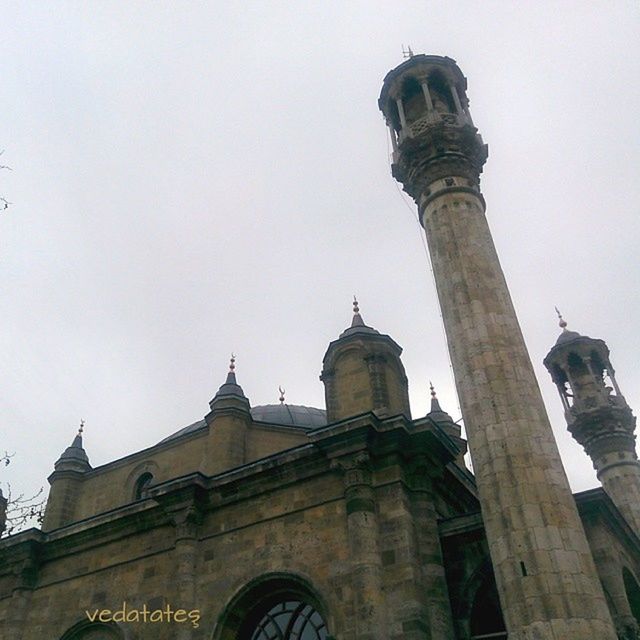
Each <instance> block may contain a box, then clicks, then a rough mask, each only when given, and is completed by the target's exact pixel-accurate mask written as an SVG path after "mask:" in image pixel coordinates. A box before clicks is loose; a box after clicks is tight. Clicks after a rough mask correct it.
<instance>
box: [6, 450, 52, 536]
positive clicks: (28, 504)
mask: <svg viewBox="0 0 640 640" xmlns="http://www.w3.org/2000/svg"><path fill="white" fill-rule="evenodd" d="M14 455H15V454H13V453H9V452H8V451H5V452H4V453H3V454H0V464H2V463H4V466H5V467H6V466H7V465H8V464H10V462H11V458H13V456H14ZM4 485H5V487H6V492H7V495H3V492H2V489H1V488H0V537H2V536H10V535H11V534H13V533H18V531H20V530H21V529H25V528H26V527H27V526H28V525H30V524H32V523H34V521H35V523H37V524H40V523H41V522H42V519H43V517H44V507H45V502H46V499H45V497H44V495H43V493H44V489H43V488H42V487H40V490H39V491H38V492H37V493H35V494H34V495H32V496H28V497H27V496H25V494H24V493H19V494H18V495H14V493H13V490H12V488H11V484H10V483H9V482H5V483H4Z"/></svg>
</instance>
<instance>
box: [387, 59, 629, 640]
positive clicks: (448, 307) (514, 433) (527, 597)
mask: <svg viewBox="0 0 640 640" xmlns="http://www.w3.org/2000/svg"><path fill="white" fill-rule="evenodd" d="M466 88H467V81H466V79H465V77H464V76H463V75H462V72H461V71H460V69H459V68H458V66H457V65H456V63H455V61H454V60H452V59H451V58H443V57H440V56H425V55H416V56H413V57H411V58H410V59H408V60H406V61H405V62H404V63H403V64H401V65H400V66H399V67H397V68H396V69H394V70H392V71H390V72H389V73H388V74H387V76H386V78H385V79H384V84H383V87H382V93H381V95H380V100H379V103H378V104H379V106H380V109H381V110H382V112H383V113H384V115H385V118H386V121H387V124H388V126H389V130H390V133H391V140H392V143H393V149H394V153H393V164H392V173H393V176H394V177H395V178H396V179H397V180H399V181H400V182H401V183H402V184H403V185H404V190H405V191H406V192H407V193H409V195H411V196H412V197H413V199H414V200H415V201H416V204H417V205H418V211H419V216H420V222H421V223H422V226H423V227H424V229H425V232H426V236H427V242H428V246H429V252H430V255H431V262H432V265H433V273H434V276H435V280H436V287H437V291H438V297H439V299H440V306H441V308H442V316H443V320H444V325H445V329H446V333H447V341H448V345H449V353H450V355H451V361H452V364H453V370H454V374H455V379H456V386H457V389H458V396H459V398H460V403H461V407H462V415H463V417H464V423H465V428H466V432H467V437H468V439H469V449H470V452H471V457H472V460H473V468H474V472H475V475H476V481H477V486H478V493H479V496H480V503H481V507H482V515H483V520H484V524H485V530H486V535H487V540H488V543H489V549H490V553H491V560H492V562H493V567H494V569H495V574H496V581H497V584H498V590H499V593H500V602H501V604H502V610H503V614H504V618H505V622H506V625H507V629H508V631H509V639H510V640H524V639H525V638H526V639H527V640H528V639H530V638H536V640H538V639H539V640H551V639H553V640H584V639H585V638H594V639H595V638H598V640H615V637H616V635H615V631H614V627H613V623H612V621H611V616H610V614H609V611H608V608H607V605H606V602H605V597H604V594H603V591H602V587H601V585H600V582H599V580H598V577H597V574H596V570H595V566H594V562H593V558H592V556H591V552H590V549H589V547H588V543H587V540H586V536H585V533H584V529H583V528H582V524H581V522H580V519H579V516H578V513H577V509H576V506H575V502H574V500H573V496H572V495H571V490H570V488H569V484H568V482H567V478H566V475H565V473H564V470H563V467H562V462H561V461H560V455H559V453H558V448H557V445H556V442H555V440H554V437H553V432H552V430H551V426H550V424H549V420H548V418H547V415H546V411H545V408H544V405H543V402H542V397H541V395H540V390H539V388H538V383H537V381H536V378H535V375H534V372H533V368H532V366H531V361H530V359H529V355H528V353H527V349H526V347H525V344H524V340H523V337H522V333H521V331H520V327H519V325H518V320H517V318H516V314H515V311H514V308H513V304H512V302H511V297H510V295H509V290H508V288H507V284H506V282H505V279H504V275H503V273H502V269H501V267H500V262H499V260H498V256H497V254H496V250H495V247H494V244H493V240H492V238H491V233H490V231H489V226H488V224H487V220H486V218H485V202H484V198H483V197H482V194H481V193H480V188H479V178H480V173H481V171H482V166H483V164H484V162H485V160H486V158H487V146H486V145H485V144H484V143H483V141H482V138H481V137H480V135H478V132H477V129H476V128H475V127H474V126H473V123H472V121H471V116H470V114H469V110H468V104H469V101H468V99H467V96H466Z"/></svg>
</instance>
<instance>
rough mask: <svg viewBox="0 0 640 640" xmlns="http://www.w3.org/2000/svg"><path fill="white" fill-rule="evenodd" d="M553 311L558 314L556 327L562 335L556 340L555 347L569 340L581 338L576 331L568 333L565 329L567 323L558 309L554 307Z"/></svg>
mask: <svg viewBox="0 0 640 640" xmlns="http://www.w3.org/2000/svg"><path fill="white" fill-rule="evenodd" d="M555 310H556V313H557V314H558V326H559V327H560V328H561V329H562V333H561V334H560V335H559V336H558V339H557V340H556V345H558V344H562V343H563V342H569V341H570V340H575V339H576V338H582V337H583V336H581V335H580V334H579V333H578V332H577V331H569V330H568V329H567V321H566V320H565V319H564V318H563V317H562V314H561V313H560V310H559V309H558V307H555Z"/></svg>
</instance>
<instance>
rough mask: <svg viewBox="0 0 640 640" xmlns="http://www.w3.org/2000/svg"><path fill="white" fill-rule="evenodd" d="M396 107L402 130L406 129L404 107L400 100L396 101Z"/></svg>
mask: <svg viewBox="0 0 640 640" xmlns="http://www.w3.org/2000/svg"><path fill="white" fill-rule="evenodd" d="M396 105H398V115H399V116H400V125H401V126H402V128H403V129H406V128H407V118H406V117H405V115H404V106H403V104H402V98H397V99H396Z"/></svg>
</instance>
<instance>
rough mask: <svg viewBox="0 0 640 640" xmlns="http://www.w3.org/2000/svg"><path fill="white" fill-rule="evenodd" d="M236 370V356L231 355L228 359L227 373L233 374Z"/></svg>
mask: <svg viewBox="0 0 640 640" xmlns="http://www.w3.org/2000/svg"><path fill="white" fill-rule="evenodd" d="M235 369H236V354H235V353H233V352H232V353H231V358H230V359H229V373H233V372H234V371H235Z"/></svg>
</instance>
